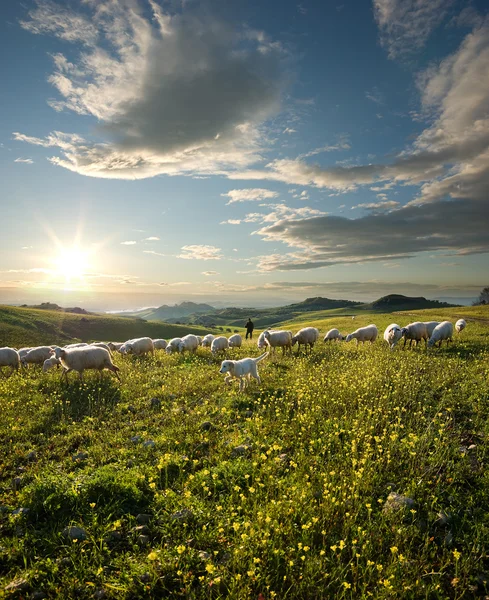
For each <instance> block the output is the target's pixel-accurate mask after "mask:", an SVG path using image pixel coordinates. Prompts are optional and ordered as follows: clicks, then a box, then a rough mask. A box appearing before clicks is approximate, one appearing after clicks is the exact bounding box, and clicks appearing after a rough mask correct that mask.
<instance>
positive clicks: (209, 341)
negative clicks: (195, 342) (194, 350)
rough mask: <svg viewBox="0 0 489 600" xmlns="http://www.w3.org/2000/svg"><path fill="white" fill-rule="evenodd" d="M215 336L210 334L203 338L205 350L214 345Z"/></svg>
mask: <svg viewBox="0 0 489 600" xmlns="http://www.w3.org/2000/svg"><path fill="white" fill-rule="evenodd" d="M214 337H215V336H213V335H212V333H208V334H207V335H205V336H204V337H203V338H202V346H203V347H204V348H210V346H211V344H212V340H213V339H214Z"/></svg>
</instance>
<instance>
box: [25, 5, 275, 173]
mask: <svg viewBox="0 0 489 600" xmlns="http://www.w3.org/2000/svg"><path fill="white" fill-rule="evenodd" d="M149 4H150V8H151V11H152V15H147V14H146V8H145V7H144V6H143V3H142V2H139V1H137V0H133V1H131V2H118V3H115V2H113V1H112V0H100V1H99V2H94V1H93V0H87V1H86V2H84V3H83V6H80V7H79V11H77V12H76V11H74V10H72V9H70V8H67V7H64V6H60V5H58V4H56V3H54V2H51V1H50V0H37V9H36V10H34V11H31V12H30V13H29V14H28V18H27V19H25V20H24V21H22V23H21V24H22V26H23V27H24V28H25V29H27V30H29V31H31V32H33V33H37V34H46V33H48V34H52V35H55V36H57V37H61V38H63V39H65V40H67V41H73V42H75V41H76V42H78V41H80V40H82V39H83V40H84V41H85V42H86V46H85V48H84V50H83V52H80V53H78V54H76V51H75V52H74V53H71V54H70V59H68V58H67V57H66V56H65V55H62V54H56V55H54V57H53V61H54V72H53V73H52V75H51V76H50V78H49V81H50V83H51V84H52V85H53V86H54V87H55V88H56V90H57V92H58V98H57V99H56V100H52V101H50V105H51V106H52V107H53V108H54V109H55V110H57V111H65V110H67V111H72V112H74V113H76V114H78V115H88V116H91V117H93V118H95V119H97V122H98V131H97V133H98V136H99V137H101V138H102V139H103V141H102V142H92V141H89V140H83V139H82V138H81V137H80V136H77V135H76V134H71V136H70V134H66V133H59V132H58V134H56V133H55V134H49V135H48V136H46V137H45V138H35V137H32V136H29V135H25V134H22V133H21V134H17V138H16V139H19V140H22V141H25V142H29V143H33V144H37V145H41V146H45V147H50V146H53V147H58V148H59V149H60V150H61V153H60V155H58V156H54V157H51V158H50V161H51V162H52V163H53V164H55V165H58V166H61V167H64V168H66V169H69V170H71V171H74V172H76V173H80V174H83V175H88V176H94V177H105V178H120V179H141V178H144V177H153V176H156V175H159V174H167V175H178V174H190V173H195V174H198V173H200V174H206V173H215V172H220V171H221V170H222V169H226V168H243V167H246V166H247V165H249V164H251V163H253V162H255V161H256V160H258V159H259V158H260V157H261V151H262V149H263V145H264V143H265V142H266V135H265V133H264V131H263V129H262V124H263V123H264V121H266V119H267V118H269V117H270V116H272V115H274V114H275V113H276V112H277V111H278V110H279V109H280V104H281V95H282V91H283V89H284V85H285V79H286V78H285V77H284V57H285V56H286V55H285V53H284V50H283V48H282V47H281V45H280V44H279V43H277V42H275V41H274V40H271V39H269V38H268V37H267V35H266V34H265V33H264V32H262V31H257V30H253V29H250V28H243V27H242V28H239V27H236V26H235V25H233V24H230V23H227V22H224V21H223V20H222V19H221V18H220V17H217V16H212V15H210V14H209V12H206V11H204V10H199V8H198V7H197V6H196V5H191V4H190V5H189V6H188V7H186V8H185V10H184V11H183V12H181V13H173V14H169V13H168V14H167V13H164V12H163V10H162V9H161V8H160V7H159V5H158V4H157V3H156V2H154V1H153V0H150V1H149ZM82 9H83V10H82ZM87 30H88V31H89V34H88V32H87ZM63 136H68V138H67V139H63Z"/></svg>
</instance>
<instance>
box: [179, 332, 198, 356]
mask: <svg viewBox="0 0 489 600" xmlns="http://www.w3.org/2000/svg"><path fill="white" fill-rule="evenodd" d="M198 347H199V340H198V339H197V336H196V335H193V334H191V333H189V334H187V335H185V336H184V337H183V338H182V340H181V342H180V343H179V344H178V351H179V352H185V350H188V351H189V352H196V350H197V348H198Z"/></svg>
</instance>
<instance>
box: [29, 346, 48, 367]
mask: <svg viewBox="0 0 489 600" xmlns="http://www.w3.org/2000/svg"><path fill="white" fill-rule="evenodd" d="M51 352H52V348H51V346H38V347H37V348H31V349H30V350H29V352H27V354H25V355H24V356H23V357H22V360H21V362H22V366H24V367H26V366H27V365H43V364H44V361H45V360H46V359H48V358H50V357H51Z"/></svg>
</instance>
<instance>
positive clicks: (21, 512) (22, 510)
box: [12, 506, 29, 517]
mask: <svg viewBox="0 0 489 600" xmlns="http://www.w3.org/2000/svg"><path fill="white" fill-rule="evenodd" d="M28 512H29V509H28V508H24V507H23V506H21V507H20V508H16V509H15V510H13V511H12V515H13V516H14V517H16V516H17V515H26V514H27V513H28Z"/></svg>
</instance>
